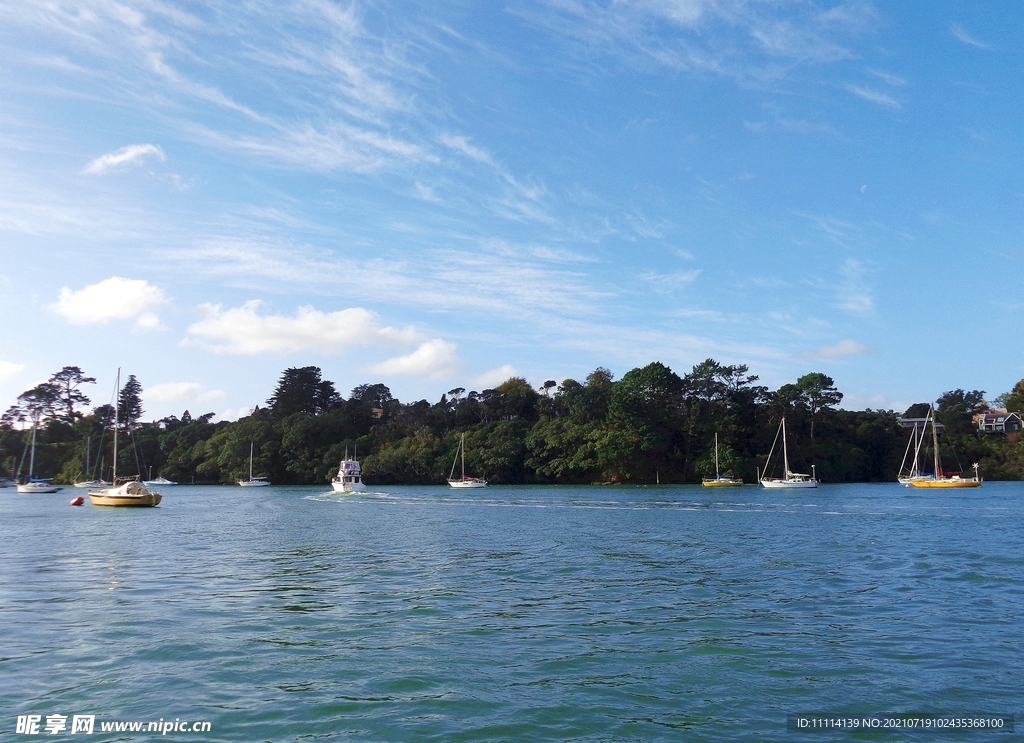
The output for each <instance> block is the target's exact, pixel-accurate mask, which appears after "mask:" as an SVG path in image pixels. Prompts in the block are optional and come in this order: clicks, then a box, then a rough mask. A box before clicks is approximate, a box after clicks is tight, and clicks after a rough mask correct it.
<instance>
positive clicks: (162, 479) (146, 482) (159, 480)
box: [142, 477, 178, 487]
mask: <svg viewBox="0 0 1024 743" xmlns="http://www.w3.org/2000/svg"><path fill="white" fill-rule="evenodd" d="M142 484H143V485H145V486H146V487H149V486H151V485H163V486H164V487H167V486H170V485H177V484H178V483H176V482H174V480H168V479H167V478H166V477H158V478H156V479H155V480H143V481H142Z"/></svg>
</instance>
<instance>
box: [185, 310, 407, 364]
mask: <svg viewBox="0 0 1024 743" xmlns="http://www.w3.org/2000/svg"><path fill="white" fill-rule="evenodd" d="M261 304H262V303H261V302H260V301H259V300H257V299H254V300H251V301H249V302H246V303H245V304H243V305H242V306H241V307H235V308H231V309H227V310H225V309H223V308H221V306H220V305H214V304H203V305H200V307H199V309H200V311H201V312H202V313H203V315H204V317H203V319H202V320H200V321H199V322H196V323H193V324H192V325H191V326H189V329H188V332H189V337H188V338H186V341H185V342H186V343H191V342H198V343H200V344H202V345H205V346H207V347H208V348H210V349H211V350H213V351H214V352H216V353H225V354H239V355H242V354H264V353H277V354H280V353H291V352H295V351H320V352H322V353H339V352H341V351H343V350H345V349H347V348H352V347H355V346H404V345H411V344H412V343H415V342H417V341H418V340H419V339H420V334H419V333H418V332H417V331H416V330H415V329H414V328H411V327H406V328H393V327H381V326H380V323H379V321H378V318H377V315H376V314H375V313H373V312H370V311H369V310H366V309H363V308H362V307H351V308H349V309H345V310H338V311H336V312H321V311H320V310H317V309H315V308H313V307H309V306H306V307H300V308H299V309H298V310H297V311H296V313H295V315H294V316H293V317H286V316H284V315H260V314H259V308H260V305H261Z"/></svg>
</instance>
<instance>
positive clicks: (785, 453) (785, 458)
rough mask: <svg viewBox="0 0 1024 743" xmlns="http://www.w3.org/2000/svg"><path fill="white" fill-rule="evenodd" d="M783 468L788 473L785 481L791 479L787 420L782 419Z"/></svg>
mask: <svg viewBox="0 0 1024 743" xmlns="http://www.w3.org/2000/svg"><path fill="white" fill-rule="evenodd" d="M782 467H783V469H785V471H786V477H785V479H787V480H788V479H789V449H787V448H786V419H785V417H783V419H782Z"/></svg>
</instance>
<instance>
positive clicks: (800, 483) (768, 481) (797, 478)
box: [760, 418, 818, 488]
mask: <svg viewBox="0 0 1024 743" xmlns="http://www.w3.org/2000/svg"><path fill="white" fill-rule="evenodd" d="M779 434H781V435H782V471H783V476H782V477H781V478H779V477H768V472H769V471H770V469H769V468H770V466H771V463H772V454H774V453H775V445H776V444H777V443H778V441H779ZM760 480H761V485H763V486H764V487H766V488H816V487H818V477H817V470H816V468H815V466H814V465H813V464H812V465H811V474H810V475H805V474H803V473H800V472H790V470H789V448H788V447H787V446H786V419H785V418H783V419H782V422H781V423H780V424H779V430H778V431H776V433H775V441H773V442H772V448H771V451H770V452H768V461H766V462H765V464H764V474H763V475H762V476H761V477H760Z"/></svg>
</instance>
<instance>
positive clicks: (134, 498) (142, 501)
mask: <svg viewBox="0 0 1024 743" xmlns="http://www.w3.org/2000/svg"><path fill="white" fill-rule="evenodd" d="M161 500H163V496H161V495H160V494H159V493H154V492H153V491H152V490H150V489H149V488H147V487H146V486H145V485H143V484H142V483H141V482H128V483H125V484H124V485H120V486H118V487H116V488H104V489H103V490H91V491H89V502H90V503H92V504H93V505H94V506H107V507H116V508H153V507H154V506H158V505H160V501H161Z"/></svg>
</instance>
